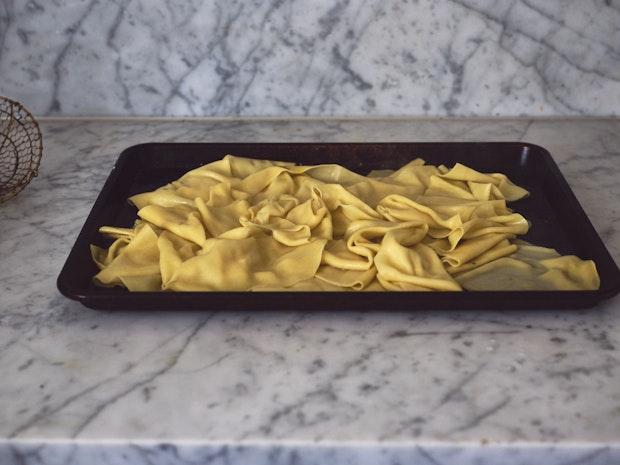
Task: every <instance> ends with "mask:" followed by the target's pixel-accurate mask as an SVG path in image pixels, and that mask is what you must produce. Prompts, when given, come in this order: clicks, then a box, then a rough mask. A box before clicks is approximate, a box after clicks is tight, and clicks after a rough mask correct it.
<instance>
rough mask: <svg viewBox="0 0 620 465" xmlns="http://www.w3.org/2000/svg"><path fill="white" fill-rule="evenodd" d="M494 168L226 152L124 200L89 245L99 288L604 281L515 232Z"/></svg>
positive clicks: (455, 286)
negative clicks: (107, 240) (377, 164)
mask: <svg viewBox="0 0 620 465" xmlns="http://www.w3.org/2000/svg"><path fill="white" fill-rule="evenodd" d="M527 195H528V192H527V191H526V190H525V189H523V188H521V187H519V186H517V185H515V184H513V183H512V182H511V181H510V180H509V179H508V178H507V177H506V176H504V175H503V174H499V173H492V174H487V173H480V172H478V171H475V170H473V169H471V168H468V167H466V166H464V165H462V164H458V163H457V164H456V165H455V166H454V167H452V168H451V169H449V168H447V167H445V166H443V165H440V166H432V165H427V164H425V162H424V161H423V160H421V159H416V160H413V161H412V162H410V163H408V164H406V165H405V166H403V167H402V168H400V169H398V170H396V171H376V172H371V173H370V174H369V175H368V176H362V175H360V174H357V173H354V172H352V171H349V170H347V169H346V168H344V167H342V166H339V165H316V166H296V165H294V164H292V163H286V162H276V161H267V160H254V159H249V158H242V157H236V156H232V155H227V156H225V157H224V158H223V159H221V160H218V161H215V162H213V163H210V164H207V165H204V166H202V167H200V168H197V169H195V170H192V171H189V172H188V173H186V174H185V175H184V176H182V177H181V178H180V179H178V180H177V181H174V182H172V183H170V184H168V185H166V186H163V187H161V188H159V189H157V190H155V191H152V192H145V193H142V194H138V195H135V196H133V197H131V198H130V199H129V200H130V201H131V202H132V203H133V204H134V205H135V206H136V207H137V208H138V219H137V220H136V222H135V225H134V227H132V228H119V227H112V226H104V227H102V228H101V229H100V232H101V233H102V234H104V235H106V236H109V237H111V238H112V239H114V242H113V243H112V245H111V246H110V247H109V248H107V249H102V248H100V247H97V246H94V245H92V246H91V252H92V257H93V260H94V261H95V263H96V264H97V266H98V267H99V269H100V271H99V273H97V275H96V276H95V277H94V281H95V282H96V283H97V284H98V285H101V286H116V285H118V286H123V287H126V288H127V289H129V290H130V291H159V290H164V291H273V290H291V291H462V290H587V289H598V287H599V277H598V274H597V271H596V266H595V264H594V263H593V262H592V261H590V260H581V259H579V258H578V257H575V256H560V255H559V254H558V253H557V252H556V251H555V250H553V249H547V248H543V247H536V246H533V245H529V244H527V243H525V242H523V241H520V240H518V239H517V237H518V236H522V235H524V234H525V233H527V232H528V230H529V227H530V225H529V223H528V221H527V220H526V219H525V218H524V217H523V216H522V215H520V214H519V213H516V212H514V211H512V210H511V209H510V208H508V206H507V202H512V201H516V200H519V199H521V198H523V197H525V196H527Z"/></svg>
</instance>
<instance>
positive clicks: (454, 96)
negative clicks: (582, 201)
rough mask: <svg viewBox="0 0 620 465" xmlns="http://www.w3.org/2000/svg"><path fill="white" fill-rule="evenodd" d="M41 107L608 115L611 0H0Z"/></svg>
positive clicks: (21, 68)
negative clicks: (205, 0) (206, 0)
mask: <svg viewBox="0 0 620 465" xmlns="http://www.w3.org/2000/svg"><path fill="white" fill-rule="evenodd" d="M0 94H5V95H8V96H11V97H13V98H16V99H19V100H21V101H23V102H24V103H25V104H26V105H27V106H28V107H29V108H31V110H32V111H34V112H35V113H36V114H39V115H43V114H46V115H243V116H246V115H354V116H357V115H433V116H435V115H439V116H444V115H463V116H470V115H482V116H496V115H504V116H505V115H533V116H539V115H582V114H585V115H618V112H619V108H620V105H619V104H620V1H618V0H581V1H580V0H564V1H544V0H438V1H437V0H419V1H418V0H384V1H379V0H367V1H365V0H332V1H323V0H268V1H267V0H266V1H260V0H254V1H251V0H215V1H208V2H203V1H201V0H111V1H103V0H83V1H77V0H54V1H46V0H2V1H0Z"/></svg>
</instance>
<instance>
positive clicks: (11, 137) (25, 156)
mask: <svg viewBox="0 0 620 465" xmlns="http://www.w3.org/2000/svg"><path fill="white" fill-rule="evenodd" d="M42 153H43V141H42V137H41V130H40V129H39V124H38V123H37V120H36V119H35V118H34V117H33V116H32V115H31V114H30V112H29V111H28V110H26V109H25V108H24V106H23V105H22V104H20V103H19V102H16V101H14V100H11V99H9V98H6V97H2V96H0V203H2V202H5V201H7V200H8V199H10V198H11V197H15V196H16V195H17V194H18V193H19V192H20V191H21V190H22V189H23V188H24V187H26V185H27V184H28V183H29V182H30V180H31V179H32V178H33V177H34V176H37V175H38V174H39V173H38V169H39V163H40V162H41V155H42Z"/></svg>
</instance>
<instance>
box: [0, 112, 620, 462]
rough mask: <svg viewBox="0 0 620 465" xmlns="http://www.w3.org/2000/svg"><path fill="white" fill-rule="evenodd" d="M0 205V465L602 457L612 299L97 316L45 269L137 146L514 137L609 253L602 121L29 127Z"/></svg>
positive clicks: (611, 363)
mask: <svg viewBox="0 0 620 465" xmlns="http://www.w3.org/2000/svg"><path fill="white" fill-rule="evenodd" d="M42 126H43V133H44V145H45V154H44V158H43V161H42V165H41V169H40V176H39V177H38V178H36V179H35V180H34V181H33V182H32V184H31V185H29V186H28V187H27V188H26V189H25V190H24V191H23V192H22V193H20V194H19V195H18V196H17V197H16V198H14V199H12V200H11V201H9V202H8V203H6V204H3V205H0V218H1V221H0V257H2V258H1V261H2V265H3V266H1V267H0V296H1V298H0V372H1V373H2V374H3V381H2V383H0V463H1V464H3V465H4V464H13V463H15V464H28V465H30V464H44V465H48V464H50V465H55V464H63V465H64V464H88V465H91V464H92V465H98V464H107V463H132V464H133V463H137V464H142V463H144V464H157V465H159V464H169V463H188V464H189V463H213V464H237V463H256V464H261V463H265V464H267V463H269V464H280V463H282V464H288V463H291V464H292V463H297V464H315V463H317V464H318V463H333V464H338V463H360V464H366V463H368V464H383V463H385V464H388V463H389V464H400V463H402V464H405V463H428V464H451V463H459V464H463V465H468V464H474V463H475V464H496V463H502V464H503V465H513V464H514V465H516V464H531V463H545V464H551V465H553V464H557V465H567V464H581V463H584V464H595V465H599V464H600V465H603V464H605V465H607V464H615V463H619V462H620V438H619V435H618V431H620V395H619V391H618V386H619V385H620V300H619V299H618V298H615V299H612V300H610V301H608V302H606V303H604V304H603V305H601V306H599V307H597V308H595V309H592V310H587V311H550V310H547V311H546V310H541V311H536V312H525V311H508V312H500V311H467V312H466V311H444V312H430V311H415V312H411V313H386V312H380V311H377V312H368V313H354V312H341V311H339V312H321V313H312V312H302V311H299V312H286V311H277V310H278V309H274V311H272V312H264V313H251V312H247V311H244V310H243V309H242V308H240V309H239V310H238V311H235V312H217V309H211V310H209V311H205V312H203V313H201V312H156V313H153V312H150V313H149V312H142V313H131V312H112V311H93V310H89V309H86V308H84V307H81V306H80V305H79V304H76V303H74V302H71V301H68V300H66V299H65V298H63V297H62V296H60V295H59V294H58V291H57V290H56V288H55V279H56V277H57V275H58V273H59V271H60V268H61V266H62V264H63V263H64V260H65V258H66V256H67V253H68V251H69V250H70V248H71V246H72V245H73V241H74V240H75V237H76V236H77V233H78V232H79V229H80V228H81V226H82V224H83V222H84V219H85V217H86V215H87V214H88V212H89V210H90V208H91V206H92V203H93V201H94V199H95V198H96V196H97V194H98V192H99V190H100V189H101V186H102V184H103V182H104V181H105V178H106V176H107V174H108V173H109V172H110V170H111V168H112V166H113V164H114V161H115V158H116V156H117V155H118V153H120V151H121V150H122V149H124V148H126V147H127V146H129V145H133V144H136V143H140V142H147V141H219V142H224V141H236V142H239V141H406V140H416V141H423V140H446V141H448V140H461V141H465V140H524V141H528V142H533V143H538V144H540V145H543V146H545V147H547V148H548V149H550V151H551V152H552V154H553V156H554V158H555V159H556V161H557V162H558V164H559V166H560V168H561V169H562V171H563V173H564V175H565V176H566V178H567V179H568V181H569V183H570V184H571V186H572V188H573V190H574V192H575V193H576V195H577V197H578V198H579V200H580V202H581V203H582V205H583V207H584V209H585V211H586V212H587V213H588V215H589V217H590V219H591V220H592V222H593V224H594V225H595V227H596V228H597V230H598V231H599V233H600V234H601V236H602V237H603V239H604V241H605V243H606V245H607V247H608V248H609V250H610V252H611V253H612V255H613V257H614V258H615V260H616V261H617V262H618V261H620V226H619V225H620V210H619V209H618V202H617V199H618V198H620V185H619V184H618V182H617V180H618V178H619V177H620V172H619V170H620V163H618V161H619V160H620V149H619V147H620V121H617V120H576V121H567V120H562V121H554V120H545V121H531V120H502V121H483V120H478V121H471V120H461V121H439V120H428V121H412V120H398V119H393V120H375V121H356V120H350V121H343V120H316V121H312V120H297V121H295V120H292V121H238V120H219V121H204V120H202V121H200V120H190V121H179V120H174V121H161V122H155V121H139V120H108V121H102V120H65V121H62V120H60V121H59V120H45V119H44V120H43V122H42Z"/></svg>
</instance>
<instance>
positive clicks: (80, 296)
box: [56, 140, 620, 310]
mask: <svg viewBox="0 0 620 465" xmlns="http://www.w3.org/2000/svg"><path fill="white" fill-rule="evenodd" d="M411 144H415V145H418V146H424V145H426V146H433V145H445V146H449V145H454V146H463V145H466V146H475V145H479V144H484V145H496V146H498V147H501V146H504V147H508V146H513V147H514V146H516V145H518V146H520V147H527V148H529V149H530V150H532V149H533V150H534V151H535V152H536V153H537V154H538V155H540V156H541V157H542V161H543V162H544V163H545V164H546V165H547V167H548V168H549V169H550V173H551V175H552V176H553V178H554V181H555V182H556V183H557V186H558V187H559V188H560V189H561V191H562V192H561V195H562V196H563V197H565V198H567V200H568V201H569V202H570V203H571V204H572V206H571V210H574V214H575V215H577V216H578V217H579V218H577V220H578V221H579V222H582V223H583V225H584V227H585V229H586V231H585V232H586V233H587V234H588V236H589V239H590V240H592V241H594V244H593V245H594V246H596V247H597V248H598V249H599V251H601V252H603V253H604V254H606V256H607V258H608V260H609V261H610V263H611V264H613V265H614V267H615V269H614V275H615V276H614V277H615V279H612V280H611V283H609V284H610V285H609V286H607V287H606V288H601V289H598V290H594V291H466V292H427V293H420V292H385V291H383V292H379V291H363V292H342V293H339V292H329V291H294V292H291V291H260V292H254V293H253V292H250V291H200V292H194V291H192V292H165V291H148V292H127V291H124V290H121V289H120V288H119V290H121V291H122V292H120V293H119V294H117V295H115V296H111V295H110V293H109V289H101V290H99V289H78V288H74V287H72V286H71V285H70V284H69V283H68V282H67V279H66V275H67V274H68V273H69V271H70V270H69V265H70V263H71V261H72V259H74V258H75V257H76V256H77V255H78V254H79V253H80V252H79V250H78V245H79V244H81V243H84V242H88V241H86V236H87V235H88V232H89V231H90V230H91V229H92V227H93V226H94V224H95V223H96V219H97V217H98V214H99V213H100V212H101V210H102V209H103V207H104V206H105V204H106V201H107V200H108V197H109V196H110V192H111V188H112V187H113V186H114V184H115V182H116V180H117V178H118V177H119V176H120V173H121V170H122V168H123V166H124V165H125V164H127V163H128V161H129V160H130V158H131V157H132V156H134V154H135V153H136V152H138V151H140V150H145V149H146V150H148V149H149V148H151V147H158V148H161V147H166V146H169V147H175V148H179V147H188V146H193V147H199V146H213V145H219V146H222V145H224V146H226V145H230V146H237V147H238V146H248V147H256V146H263V145H264V146H267V145H298V146H317V145H320V146H325V145H330V146H334V145H335V146H350V145H359V146H364V145H402V146H407V145H411ZM250 158H252V157H251V156H250ZM56 284H57V288H58V290H59V291H60V293H61V294H62V295H64V296H65V297H67V298H69V299H71V300H75V301H77V302H80V303H81V304H83V305H85V306H87V307H89V308H94V309H103V308H110V307H109V306H107V305H103V306H102V305H98V303H99V304H100V301H101V300H109V299H111V298H115V299H120V300H121V301H122V302H123V303H127V304H129V305H131V304H132V303H134V304H135V303H141V302H143V301H144V300H145V299H153V298H158V299H163V300H166V301H168V300H178V301H185V304H184V307H185V308H188V309H191V308H193V305H192V306H190V307H187V303H188V301H190V300H193V299H203V300H205V299H206V300H210V299H212V298H215V297H217V298H218V299H221V298H222V297H232V296H248V295H252V296H257V295H263V296H265V295H267V296H278V297H279V298H280V299H281V300H283V301H284V302H282V303H286V301H288V300H298V299H300V298H303V297H306V298H310V299H315V298H316V297H317V296H322V297H326V296H329V297H334V296H345V295H346V296H348V297H349V298H351V297H352V296H356V295H358V296H366V297H367V298H369V299H370V300H375V299H373V297H375V298H376V297H378V296H381V300H383V301H385V304H389V303H390V302H389V301H390V300H399V301H401V300H402V298H403V297H407V298H409V299H412V300H419V301H428V300H431V299H432V298H433V297H437V296H441V297H443V298H448V299H449V298H450V297H454V298H456V299H455V305H454V308H455V309H461V308H465V307H463V306H462V305H459V303H461V304H462V303H465V304H468V305H466V307H468V306H469V304H472V303H475V302H478V301H479V300H480V299H481V298H484V299H485V300H490V301H496V300H498V301H505V300H506V299H510V298H511V297H513V298H514V297H517V300H518V301H519V302H523V303H527V302H530V301H538V300H540V299H543V300H544V299H547V298H549V297H551V296H558V297H561V299H560V300H561V301H566V302H570V301H571V300H572V299H581V300H587V301H588V303H587V304H586V305H576V307H579V308H585V307H592V306H594V305H596V304H598V303H600V302H602V301H603V300H607V299H609V298H612V297H613V296H615V295H617V294H618V293H620V269H618V265H617V264H616V263H615V260H614V258H613V257H612V256H611V254H610V253H609V250H608V249H607V247H606V246H605V244H604V242H603V241H602V239H601V237H600V236H599V234H598V232H597V231H596V229H595V228H594V226H593V225H592V223H591V221H590V219H589V218H588V216H587V214H586V213H585V211H584V210H583V207H582V206H581V204H580V203H579V201H578V199H577V197H576V196H575V194H574V192H573V191H572V189H571V188H570V185H569V184H568V182H567V181H566V179H565V178H564V176H563V175H562V172H561V171H560V169H559V167H558V165H557V164H556V162H555V160H554V159H553V157H552V156H551V154H550V152H549V151H548V150H547V149H546V148H544V147H542V146H540V145H537V144H533V143H530V142H523V141H485V140H480V141H464V142H462V141H423V142H416V141H396V142H392V141H376V142H374V141H371V142H282V141H275V142H268V141H265V142H230V141H225V142H216V141H209V142H145V143H140V144H135V145H131V146H129V147H127V148H125V149H124V150H123V151H122V152H121V153H120V154H119V156H118V157H117V159H116V161H115V163H114V165H113V168H112V170H111V171H110V173H109V175H108V177H107V179H106V181H105V183H104V184H103V186H102V188H101V190H100V192H99V194H98V196H97V199H96V200H95V202H94V204H93V206H92V208H91V210H90V212H89V214H88V216H87V218H86V220H85V222H84V225H83V226H82V228H81V230H80V232H79V233H78V236H77V237H76V239H75V241H74V244H73V247H72V248H71V251H70V252H69V254H68V256H67V259H66V260H65V263H64V265H63V267H62V269H61V272H60V274H59V275H58V278H57V280H56ZM414 297H415V299H414ZM422 297H424V298H422ZM291 298H294V299H291ZM353 298H354V299H355V297H353ZM429 298H430V299H429ZM584 298H585V299H584ZM332 300H341V299H340V298H339V299H333V298H332ZM346 300H349V299H346ZM449 300H452V299H449ZM205 303H206V302H205ZM411 303H412V304H414V303H415V302H413V301H412V302H411ZM240 306H247V302H246V303H244V304H241V305H240ZM170 307H172V306H171V305H164V307H161V308H170ZM155 308H159V307H155ZM426 308H433V305H432V304H431V305H430V306H428V305H427V306H426V307H423V308H421V309H426ZM511 308H512V307H511ZM515 308H519V307H518V306H517V307H515ZM530 308H550V307H548V306H540V307H530ZM124 309H125V310H131V309H132V308H131V307H128V308H124ZM287 310H290V308H288V307H287ZM345 310H346V309H345Z"/></svg>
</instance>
